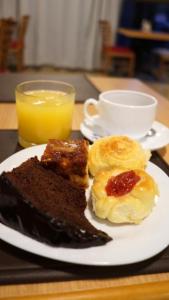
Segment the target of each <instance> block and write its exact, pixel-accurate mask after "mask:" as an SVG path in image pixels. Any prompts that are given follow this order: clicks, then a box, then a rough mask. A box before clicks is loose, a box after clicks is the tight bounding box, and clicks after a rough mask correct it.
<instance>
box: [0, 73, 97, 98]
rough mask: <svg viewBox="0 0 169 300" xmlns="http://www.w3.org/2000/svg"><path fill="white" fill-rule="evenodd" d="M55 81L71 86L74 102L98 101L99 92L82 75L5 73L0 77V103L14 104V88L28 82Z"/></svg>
mask: <svg viewBox="0 0 169 300" xmlns="http://www.w3.org/2000/svg"><path fill="white" fill-rule="evenodd" d="M40 79H42V80H57V81H64V82H67V83H69V84H72V85H73V86H74V87H75V90H76V98H75V99H76V102H84V101H85V100H86V99H88V98H95V99H98V94H99V91H98V90H97V89H96V88H95V87H94V86H93V85H92V83H90V81H89V80H88V79H87V77H86V76H85V75H83V74H69V73H68V74H65V73H64V74H63V73H57V74H55V73H48V74H44V73H40V72H37V73H36V72H34V73H24V72H23V73H5V74H2V75H0V87H1V88H0V102H15V87H16V85H17V84H19V83H21V82H24V81H29V80H40Z"/></svg>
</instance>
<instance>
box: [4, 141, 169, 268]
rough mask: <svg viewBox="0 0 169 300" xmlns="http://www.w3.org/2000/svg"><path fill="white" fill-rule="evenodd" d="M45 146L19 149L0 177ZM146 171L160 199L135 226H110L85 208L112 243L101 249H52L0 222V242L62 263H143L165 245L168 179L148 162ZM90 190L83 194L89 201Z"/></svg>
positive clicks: (167, 242)
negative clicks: (157, 189) (157, 188)
mask: <svg viewBox="0 0 169 300" xmlns="http://www.w3.org/2000/svg"><path fill="white" fill-rule="evenodd" d="M45 146H46V145H39V146H33V147H30V148H27V149H24V150H21V151H19V152H17V153H15V154H13V155H12V156H10V157H9V158H7V159H6V160H5V161H3V162H2V163H1V164H0V174H1V173H2V172H3V171H8V170H12V169H13V168H14V167H16V166H18V165H19V164H21V163H22V162H23V161H25V160H26V159H28V158H30V157H33V156H35V155H37V156H38V157H40V156H41V155H42V153H43V151H44V149H45ZM147 172H148V173H149V174H150V175H152V176H153V177H154V179H155V180H156V182H157V184H158V186H159V191H160V196H159V197H158V199H157V202H156V206H155V207H154V209H153V211H152V213H151V214H150V216H149V217H147V218H146V219H145V220H143V222H142V223H141V224H139V225H113V224H110V223H109V222H106V221H99V220H98V219H97V218H96V217H94V215H93V213H92V212H91V210H90V209H89V207H88V208H87V209H86V211H85V215H86V217H87V218H88V220H89V221H90V222H91V223H92V224H93V225H94V226H95V227H96V228H98V229H101V230H103V231H105V232H106V233H108V234H109V235H110V236H112V238H113V241H110V242H108V243H107V244H105V245H103V246H97V247H90V248H84V249H72V248H64V247H52V246H49V245H46V244H43V243H41V242H38V241H36V240H34V239H32V238H30V237H28V236H26V235H24V234H22V233H20V232H18V231H16V230H14V229H11V228H10V227H8V226H5V225H3V224H2V223H0V239H2V240H3V241H5V242H7V243H9V244H11V245H13V246H15V247H18V248H20V249H22V250H25V251H27V252H31V253H33V254H36V255H40V256H43V257H46V258H50V259H54V260H60V261H63V262H69V263H75V264H82V265H93V266H94V265H95V266H117V265H126V264H132V263H137V262H140V261H143V260H146V259H148V258H150V257H152V256H154V255H156V254H158V253H159V252H161V251H162V250H164V249H165V248H166V247H167V246H168V245H169V234H168V229H167V228H168V227H169V217H168V213H167V212H168V211H169V202H168V200H167V199H168V197H167V195H169V178H168V176H167V175H166V174H165V173H164V172H163V171H162V170H161V169H160V168H159V167H157V166H156V165H155V164H153V163H152V162H149V163H148V167H147ZM89 194H90V188H89V189H88V190H87V191H86V195H87V198H89Z"/></svg>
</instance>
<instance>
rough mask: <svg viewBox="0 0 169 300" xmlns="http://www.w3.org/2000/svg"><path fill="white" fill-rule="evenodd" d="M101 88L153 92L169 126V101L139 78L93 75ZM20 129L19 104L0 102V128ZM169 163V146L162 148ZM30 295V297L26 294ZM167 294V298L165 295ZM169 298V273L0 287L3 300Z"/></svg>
mask: <svg viewBox="0 0 169 300" xmlns="http://www.w3.org/2000/svg"><path fill="white" fill-rule="evenodd" d="M89 79H90V80H91V82H92V83H93V84H94V85H95V86H96V87H97V88H98V89H99V90H100V91H106V90H110V89H131V90H138V91H142V92H146V93H149V94H151V95H153V96H155V97H156V98H157V99H158V102H159V105H158V111H157V120H159V121H160V122H162V123H164V124H165V125H167V126H169V117H168V116H169V101H167V100H166V99H165V98H164V97H163V96H161V95H159V94H158V93H157V92H155V91H153V90H152V89H150V88H149V87H147V86H146V85H144V84H143V83H141V82H140V81H139V80H136V79H122V78H112V77H104V76H89ZM82 108H83V105H82V104H77V105H76V108H75V114H74V122H73V129H79V125H80V123H81V121H82V120H83V112H82ZM13 128H14V129H15V128H17V122H16V112H15V104H0V129H13ZM159 153H160V155H161V156H162V157H163V158H164V159H165V161H166V162H168V163H169V145H168V146H167V147H165V148H163V149H161V150H159ZM26 296H27V297H26ZM165 297H166V298H165ZM127 298H129V299H137V300H139V299H164V298H165V299H168V298H169V273H161V274H152V275H140V276H128V277H124V278H118V279H109V280H79V281H68V282H54V283H43V284H22V285H11V286H0V299H11V300H14V299H20V300H23V299H24V300H26V299H27V300H28V299H30V300H33V299H34V300H42V299H44V300H54V299H57V300H61V299H64V300H66V299H69V300H70V299H71V300H77V299H79V300H84V299H98V300H99V299H100V300H101V299H102V300H109V299H121V300H123V299H127Z"/></svg>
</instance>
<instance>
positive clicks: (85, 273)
mask: <svg viewBox="0 0 169 300" xmlns="http://www.w3.org/2000/svg"><path fill="white" fill-rule="evenodd" d="M72 137H74V138H81V137H82V135H81V134H80V132H79V131H74V132H73V133H72ZM0 143H1V147H0V162H2V161H3V160H4V159H5V158H7V157H9V156H10V155H12V154H13V153H15V152H16V151H18V150H20V149H21V147H20V146H19V145H18V143H17V131H16V130H0ZM151 161H152V162H154V163H155V164H157V165H158V166H159V167H160V168H162V169H163V170H164V172H166V173H167V174H168V175H169V166H168V165H167V164H166V163H165V162H164V161H163V160H162V159H161V158H160V156H159V155H158V154H157V153H156V152H154V153H153V155H152V159H151ZM124 251H125V249H124ZM161 272H169V247H168V248H167V249H165V250H164V251H162V252H161V253H160V254H158V255H156V256H154V257H153V258H151V259H148V260H146V261H143V262H141V263H135V264H131V265H125V266H118V267H112V266H110V267H95V266H79V265H75V264H70V263H64V262H60V261H54V260H51V259H47V258H43V257H40V256H38V255H34V254H31V253H28V252H26V251H23V250H20V249H18V248H16V247H14V246H11V245H9V244H7V243H5V242H3V241H1V240H0V284H16V283H18V284H19V283H35V282H49V281H65V280H78V279H90V278H113V277H116V278H117V277H119V276H128V275H141V274H152V273H161Z"/></svg>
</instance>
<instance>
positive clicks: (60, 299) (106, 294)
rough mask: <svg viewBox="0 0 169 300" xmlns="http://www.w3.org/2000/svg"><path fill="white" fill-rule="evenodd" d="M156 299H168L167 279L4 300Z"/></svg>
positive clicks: (168, 287) (168, 283)
mask: <svg viewBox="0 0 169 300" xmlns="http://www.w3.org/2000/svg"><path fill="white" fill-rule="evenodd" d="M56 299H57V300H89V299H90V300H92V299H95V300H112V299H113V300H121V299H122V300H123V299H124V300H127V299H130V300H134V299H137V300H143V299H149V300H157V299H169V281H163V282H161V283H160V284H157V283H154V282H150V283H145V284H136V285H128V286H123V287H121V288H120V289H119V288H118V287H109V288H98V289H97V288H96V289H91V290H85V291H70V292H65V291H63V292H61V293H60V292H58V291H55V293H52V294H48V295H43V294H40V295H32V296H21V297H18V296H17V297H8V298H6V300H56Z"/></svg>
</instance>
